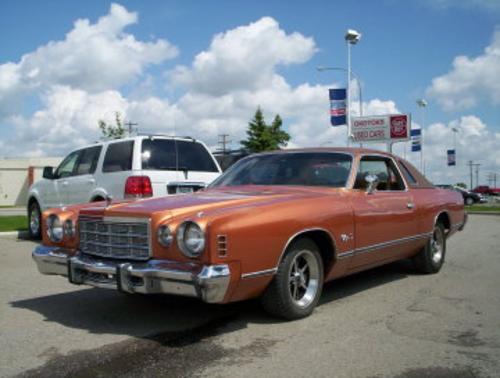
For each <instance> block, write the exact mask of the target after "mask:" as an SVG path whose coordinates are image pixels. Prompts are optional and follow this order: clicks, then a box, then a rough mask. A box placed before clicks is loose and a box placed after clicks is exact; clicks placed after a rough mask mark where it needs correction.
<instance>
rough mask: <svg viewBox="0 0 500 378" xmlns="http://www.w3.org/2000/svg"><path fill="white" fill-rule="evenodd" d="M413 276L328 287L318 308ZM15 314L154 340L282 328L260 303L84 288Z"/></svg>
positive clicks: (396, 267) (380, 274) (374, 273)
mask: <svg viewBox="0 0 500 378" xmlns="http://www.w3.org/2000/svg"><path fill="white" fill-rule="evenodd" d="M412 274H415V273H414V270H413V268H412V267H411V265H409V264H408V262H406V261H401V262H397V263H392V264H389V265H386V266H382V267H379V268H374V269H371V270H368V271H365V272H362V273H357V274H354V275H351V276H348V277H345V278H341V279H339V280H335V281H333V282H330V283H327V284H326V285H325V287H324V289H323V294H322V297H321V301H320V304H319V305H320V306H321V305H324V304H326V303H330V302H332V301H335V300H339V299H342V298H345V297H349V296H351V295H354V294H356V293H358V292H362V291H366V290H369V289H370V288H373V287H377V286H380V285H384V284H388V283H390V282H392V281H395V280H400V279H404V278H406V277H407V276H408V275H412ZM11 305H12V306H13V307H15V308H22V309H27V310H31V311H34V312H37V313H39V314H41V315H42V316H43V317H44V320H45V321H47V322H56V323H59V324H62V325H64V326H66V327H70V328H76V329H84V330H86V331H88V332H90V333H95V334H100V333H108V334H120V335H129V336H135V337H151V336H152V335H155V334H158V333H165V332H182V331H186V330H189V329H195V328H196V327H199V326H202V325H203V324H207V323H209V322H210V321H216V320H218V319H223V318H224V319H227V320H228V322H227V323H231V322H232V323H233V324H232V325H230V324H226V325H225V327H224V329H225V331H233V330H235V329H234V328H236V329H239V328H243V327H246V324H248V323H281V322H282V321H283V320H280V319H276V318H273V317H271V316H269V315H267V314H266V313H265V312H264V311H263V310H262V309H261V307H260V305H259V302H258V300H249V301H244V302H238V303H232V304H228V305H210V304H206V303H202V302H201V301H198V300H196V299H191V298H183V297H176V296H167V295H149V296H146V295H127V294H121V293H118V292H116V291H113V290H106V289H95V288H84V289H82V290H76V291H70V292H66V293H61V294H54V295H46V296H42V297H37V298H30V299H24V300H20V301H14V302H11Z"/></svg>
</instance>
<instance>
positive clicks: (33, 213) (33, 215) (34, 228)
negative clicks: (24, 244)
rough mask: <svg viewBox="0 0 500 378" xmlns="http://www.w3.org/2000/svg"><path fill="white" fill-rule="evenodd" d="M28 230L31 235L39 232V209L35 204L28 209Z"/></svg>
mask: <svg viewBox="0 0 500 378" xmlns="http://www.w3.org/2000/svg"><path fill="white" fill-rule="evenodd" d="M30 231H31V234H32V235H37V234H38V233H39V232H40V209H38V206H37V205H36V204H34V205H32V206H31V209H30Z"/></svg>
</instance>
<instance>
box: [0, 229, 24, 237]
mask: <svg viewBox="0 0 500 378" xmlns="http://www.w3.org/2000/svg"><path fill="white" fill-rule="evenodd" d="M12 236H15V237H17V238H18V239H28V238H29V232H28V231H26V230H23V231H5V232H0V238H2V237H12Z"/></svg>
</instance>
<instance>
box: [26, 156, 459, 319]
mask: <svg viewBox="0 0 500 378" xmlns="http://www.w3.org/2000/svg"><path fill="white" fill-rule="evenodd" d="M466 220H467V215H466V213H465V212H464V204H463V200H462V197H461V195H460V194H459V193H457V192H453V191H448V190H440V189H436V188H435V187H434V186H433V185H432V184H431V183H430V182H429V181H427V179H426V178H425V177H423V176H422V175H421V174H420V173H419V172H418V171H417V170H416V169H415V168H414V167H413V166H412V165H410V164H409V163H408V162H406V161H405V160H403V159H400V158H398V157H396V156H394V155H391V154H388V153H383V152H380V151H374V150H367V149H357V148H337V149H305V150H287V151H279V152H272V153H262V154H257V155H250V156H248V157H246V158H244V159H242V160H240V161H238V162H237V163H236V164H234V165H233V166H232V167H231V168H230V169H229V170H227V171H226V172H225V173H224V174H223V175H222V176H221V177H219V178H218V179H217V180H216V181H215V182H213V183H212V184H211V185H210V186H209V188H208V189H206V190H204V191H200V192H197V193H193V194H189V195H185V196H171V197H162V198H155V199H146V200H141V201H137V202H134V203H130V202H126V201H125V202H121V203H115V204H107V203H103V202H101V203H98V204H93V205H79V206H69V207H66V208H64V209H53V210H49V211H46V212H45V213H44V214H43V224H42V225H43V229H44V233H43V245H41V246H39V247H37V248H36V249H35V250H34V251H33V258H34V260H35V262H36V263H37V265H38V269H39V271H40V272H41V273H44V274H57V275H61V276H68V279H69V282H71V283H73V284H77V285H80V284H85V285H90V286H95V287H100V288H109V289H114V290H118V291H122V292H125V293H144V294H149V293H164V294H174V295H184V296H191V297H197V298H200V299H201V300H203V301H205V302H208V303H228V302H234V301H239V300H245V299H248V298H254V297H261V299H262V303H263V306H264V308H265V309H266V310H267V311H268V312H269V313H270V314H273V315H275V316H279V317H283V318H286V319H297V318H301V317H305V316H307V315H309V314H311V312H312V311H313V309H314V307H315V306H316V304H317V303H318V300H319V298H320V295H321V290H322V287H323V283H324V282H325V281H330V280H332V279H335V278H339V277H342V276H345V275H348V274H351V273H355V272H359V271H362V270H365V269H370V268H373V267H375V266H377V265H382V264H386V263H389V262H392V261H395V260H400V259H405V258H412V259H413V261H414V262H415V265H416V267H417V268H418V270H419V271H420V272H422V273H437V272H438V271H439V270H440V269H441V267H442V265H443V263H444V261H445V254H446V240H447V239H448V238H449V237H450V236H451V235H453V234H454V233H455V232H456V231H457V230H462V229H463V228H464V225H465V223H466ZM401 295H404V293H401Z"/></svg>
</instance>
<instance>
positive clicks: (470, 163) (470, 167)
mask: <svg viewBox="0 0 500 378" xmlns="http://www.w3.org/2000/svg"><path fill="white" fill-rule="evenodd" d="M467 165H468V166H469V169H470V188H469V190H472V189H474V188H473V186H472V185H473V183H472V166H473V165H474V163H473V161H472V160H469V162H468V163H467Z"/></svg>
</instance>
